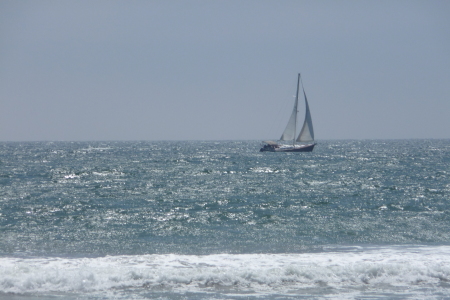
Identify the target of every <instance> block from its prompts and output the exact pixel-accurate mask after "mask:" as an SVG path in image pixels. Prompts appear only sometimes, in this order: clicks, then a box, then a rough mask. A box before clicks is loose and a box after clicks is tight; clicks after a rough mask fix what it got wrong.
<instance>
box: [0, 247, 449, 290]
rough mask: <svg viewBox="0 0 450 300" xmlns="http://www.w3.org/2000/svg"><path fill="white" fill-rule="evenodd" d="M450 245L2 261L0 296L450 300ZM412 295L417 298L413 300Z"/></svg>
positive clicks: (0, 261) (11, 259)
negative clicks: (403, 296)
mask: <svg viewBox="0 0 450 300" xmlns="http://www.w3.org/2000/svg"><path fill="white" fill-rule="evenodd" d="M449 255H450V246H389V247H349V248H341V249H330V250H328V251H325V252H318V253H300V254H214V255H201V256H199V255H177V254H166V255H160V254H158V255H135V256H106V257H96V258H60V257H34V258H18V257H2V258H0V266H1V267H0V295H2V294H3V295H5V294H33V295H39V294H41V295H43V294H52V293H53V294H55V293H56V294H58V293H66V294H86V293H87V294H96V293H107V292H110V291H116V292H117V291H122V292H123V293H127V292H129V291H131V290H133V293H136V291H137V292H138V293H139V292H140V293H144V292H145V293H151V292H153V291H157V292H165V291H166V292H170V293H233V294H245V295H252V294H253V295H268V294H277V295H304V294H318V293H319V294H321V293H328V294H329V293H332V294H341V293H355V292H356V293H364V291H367V290H370V291H371V292H375V293H376V292H377V291H378V292H380V293H381V292H382V291H383V293H384V292H386V291H391V292H394V293H398V292H399V291H401V292H407V293H409V294H411V293H413V294H417V293H418V294H423V295H428V296H429V295H430V291H433V293H437V291H438V292H439V295H441V296H442V295H447V296H450V264H449V263H448V257H449ZM418 294H417V295H418Z"/></svg>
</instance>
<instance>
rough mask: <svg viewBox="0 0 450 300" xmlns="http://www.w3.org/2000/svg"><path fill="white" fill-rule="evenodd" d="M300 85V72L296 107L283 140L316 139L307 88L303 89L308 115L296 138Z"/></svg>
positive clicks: (300, 140)
mask: <svg viewBox="0 0 450 300" xmlns="http://www.w3.org/2000/svg"><path fill="white" fill-rule="evenodd" d="M299 87H300V74H298V82H297V96H296V97H295V104H294V109H293V110H292V114H291V117H290V118H289V121H288V123H287V125H286V129H284V132H283V134H282V135H281V138H280V140H281V141H292V142H293V143H295V142H299V143H306V142H313V141H314V129H313V124H312V119H311V113H310V111H309V105H308V100H307V98H306V93H305V90H304V89H303V87H302V89H303V95H304V97H305V105H306V115H305V121H304V122H303V127H302V129H301V130H300V134H299V135H298V137H297V139H295V134H296V128H297V113H298V109H297V108H298V91H299Z"/></svg>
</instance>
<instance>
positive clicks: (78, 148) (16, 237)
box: [0, 140, 450, 300]
mask: <svg viewBox="0 0 450 300" xmlns="http://www.w3.org/2000/svg"><path fill="white" fill-rule="evenodd" d="M0 298H1V299H14V300H19V299H20V300H22V299H298V298H300V299H311V298H313V299H336V298H338V299H380V298H385V299H445V298H450V140H367V141H366V140H362V141H359V140H347V141H343V140H340V141H319V142H318V145H317V146H316V148H315V149H314V152H312V153H271V152H259V142H257V141H188V142H175V141H172V142H169V141H161V142H24V143H20V142H3V143H0Z"/></svg>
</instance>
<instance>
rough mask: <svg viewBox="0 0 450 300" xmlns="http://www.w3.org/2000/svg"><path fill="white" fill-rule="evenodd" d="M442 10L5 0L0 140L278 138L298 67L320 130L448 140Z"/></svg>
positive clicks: (437, 5)
mask: <svg viewBox="0 0 450 300" xmlns="http://www.w3.org/2000/svg"><path fill="white" fill-rule="evenodd" d="M449 16H450V1H446V0H443V1H412V0H407V1H406V0H405V1H402V0H397V1H390V0H381V1H356V0H354V1H339V0H338V1H301V0H295V1H288V0H284V1H275V0H274V1H264V0H255V1H251V0H249V1H241V0H236V1H233V0H231V1H206V0H204V1H175V0H173V1H164V0H161V1H80V0H76V1H70V0H69V1H13V0H2V1H0V140H1V141H36V140H46V141H47V140H65V141H72V140H82V141H83V140H85V141H88V140H234V139H252V140H260V139H277V138H279V137H280V136H281V133H282V131H283V129H284V127H285V125H286V123H287V121H288V118H289V116H290V113H291V110H292V105H293V101H294V98H293V95H294V94H295V89H296V79H297V73H298V72H301V73H302V78H303V84H304V87H305V91H306V94H307V96H308V100H309V105H310V108H311V114H312V118H313V123H314V129H315V135H316V139H318V140H320V139H385V138H386V139H392V138H450V134H449V129H450V17H449ZM303 110H304V106H303V103H302V104H301V105H300V116H301V118H303V114H304V111H303ZM301 122H303V121H302V120H300V123H301Z"/></svg>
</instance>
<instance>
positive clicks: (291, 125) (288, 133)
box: [280, 74, 300, 141]
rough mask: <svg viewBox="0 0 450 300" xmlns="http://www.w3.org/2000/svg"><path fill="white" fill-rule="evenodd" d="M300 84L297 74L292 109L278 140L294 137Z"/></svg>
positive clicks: (289, 139)
mask: <svg viewBox="0 0 450 300" xmlns="http://www.w3.org/2000/svg"><path fill="white" fill-rule="evenodd" d="M299 86H300V74H298V80H297V95H296V96H295V103H294V109H293V110H292V114H291V117H290V118H289V121H288V123H287V125H286V129H284V132H283V134H282V135H281V138H280V141H294V139H295V129H296V127H297V112H298V109H297V107H298V90H299Z"/></svg>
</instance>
